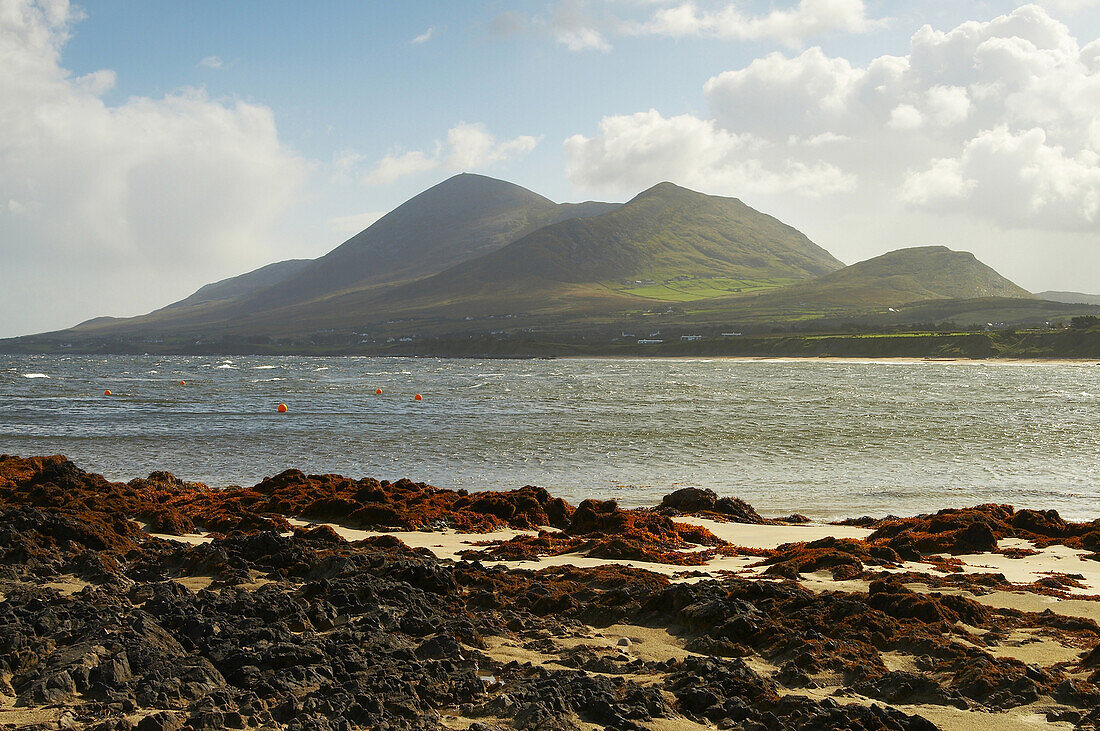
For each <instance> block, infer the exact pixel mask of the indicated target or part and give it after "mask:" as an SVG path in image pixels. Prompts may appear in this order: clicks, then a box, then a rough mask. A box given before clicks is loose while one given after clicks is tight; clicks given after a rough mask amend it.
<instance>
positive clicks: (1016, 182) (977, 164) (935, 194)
mask: <svg viewBox="0 0 1100 731" xmlns="http://www.w3.org/2000/svg"><path fill="white" fill-rule="evenodd" d="M902 194H903V197H904V198H905V200H907V201H908V202H910V203H912V204H913V205H915V206H919V207H923V208H927V209H930V210H932V211H935V212H945V211H951V210H959V211H967V212H970V213H976V214H980V215H985V216H987V217H990V218H995V219H996V220H998V221H1001V222H1002V223H1006V224H1010V225H1017V226H1037V225H1038V226H1044V227H1046V228H1052V229H1059V228H1067V227H1069V228H1078V227H1080V228H1095V227H1096V225H1097V224H1100V154H1098V153H1097V152H1095V151H1093V150H1080V151H1078V152H1077V153H1076V154H1074V155H1072V156H1071V155H1067V154H1066V151H1065V150H1064V149H1062V148H1061V147H1060V146H1057V145H1049V144H1047V139H1046V133H1045V132H1044V131H1043V130H1041V129H1038V128H1035V129H1031V130H1028V131H1026V132H1021V133H1013V132H1010V131H1008V129H1006V128H1005V127H998V128H996V129H993V130H989V131H986V132H983V133H981V134H980V135H978V136H977V137H975V138H974V139H972V140H970V141H969V142H968V143H967V144H966V146H965V147H964V148H963V151H962V153H961V154H960V155H959V156H958V157H957V158H949V159H941V160H935V161H933V163H932V164H931V166H930V167H929V168H928V169H927V170H924V171H922V172H914V173H910V174H909V176H908V177H907V178H906V180H905V184H904V186H903V188H902Z"/></svg>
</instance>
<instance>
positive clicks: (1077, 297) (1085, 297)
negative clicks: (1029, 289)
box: [1035, 291, 1100, 305]
mask: <svg viewBox="0 0 1100 731" xmlns="http://www.w3.org/2000/svg"><path fill="white" fill-rule="evenodd" d="M1035 296H1036V297H1038V298H1039V299H1044V300H1050V301H1051V302H1069V303H1071V304H1079V305H1100V294H1082V293H1081V292H1058V291H1047V292H1036V293H1035Z"/></svg>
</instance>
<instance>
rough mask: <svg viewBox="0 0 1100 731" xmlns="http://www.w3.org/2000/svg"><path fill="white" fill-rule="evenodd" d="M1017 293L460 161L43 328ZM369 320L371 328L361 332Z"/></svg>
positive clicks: (942, 269)
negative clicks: (571, 191) (220, 266)
mask: <svg viewBox="0 0 1100 731" xmlns="http://www.w3.org/2000/svg"><path fill="white" fill-rule="evenodd" d="M1026 300H1031V301H1035V300H1034V296H1033V295H1031V294H1030V293H1028V292H1026V291H1025V290H1023V289H1022V288H1020V287H1018V286H1017V285H1015V284H1013V283H1012V282H1010V281H1008V280H1007V279H1005V278H1004V277H1002V276H1001V275H999V274H998V273H997V272H995V271H994V270H993V269H991V268H990V267H988V266H986V265H985V264H983V263H982V262H980V261H978V260H977V259H976V258H975V257H974V255H973V254H969V253H966V252H959V251H952V250H950V249H948V248H946V247H943V246H926V247H917V248H911V249H902V250H898V251H893V252H890V253H888V254H883V255H882V256H878V257H875V258H873V259H869V260H867V261H863V262H859V263H857V264H853V265H851V266H847V267H846V266H844V265H843V264H842V263H841V262H839V261H837V260H836V259H835V258H834V257H833V256H832V255H830V254H829V253H828V252H827V251H825V250H824V249H822V248H821V247H819V246H817V245H816V244H814V243H813V242H812V241H810V239H808V238H807V237H806V236H805V235H804V234H802V233H800V232H799V231H797V230H796V229H794V228H792V227H791V226H788V225H787V224H784V223H783V222H781V221H779V220H777V219H776V218H774V217H772V216H769V215H767V214H764V213H761V212H760V211H757V210H755V209H753V208H751V207H749V206H747V205H746V204H745V203H743V202H742V201H740V200H738V199H736V198H727V197H720V196H711V195H705V194H702V193H698V192H695V191H691V190H687V189H685V188H681V187H679V186H676V185H673V184H671V183H661V184H658V185H656V186H654V187H652V188H650V189H648V190H646V191H644V192H642V193H639V194H638V195H637V196H635V197H634V198H633V199H632V200H630V201H629V202H627V203H624V204H611V203H598V202H592V201H589V202H585V203H577V204H557V203H554V202H553V201H550V200H549V199H546V198H543V197H542V196H540V195H538V194H536V193H533V192H531V191H529V190H527V189H525V188H522V187H520V186H517V185H513V184H511V183H507V182H504V181H500V180H494V179H492V178H486V177H484V176H479V175H468V174H463V175H458V176H455V177H453V178H451V179H449V180H446V181H444V182H443V183H440V184H439V185H436V186H435V187H433V188H430V189H428V190H426V191H424V192H423V193H421V194H420V195H417V196H416V197H414V198H412V199H410V200H409V201H407V202H406V203H404V204H402V205H401V206H399V207H398V208H396V209H394V211H393V212H391V213H389V214H387V215H386V216H383V217H382V218H381V219H379V220H378V221H377V222H375V223H374V224H373V225H372V226H370V227H369V228H367V229H366V230H364V231H363V232H361V233H360V234H358V235H356V236H354V237H352V238H351V239H349V240H348V241H346V242H344V243H343V244H342V245H340V246H339V247H337V248H336V249H334V250H333V251H331V252H329V253H328V254H326V255H325V256H323V257H320V258H319V259H316V260H313V261H307V262H302V261H293V262H280V263H279V264H276V265H272V266H270V267H264V268H261V269H259V270H256V271H254V272H249V273H248V274H245V275H241V276H240V277H234V278H232V279H228V280H224V281H222V282H217V283H214V284H212V285H208V286H207V287H204V288H202V289H200V290H199V291H198V292H196V293H195V294H193V295H192V296H191V297H188V298H187V299H186V300H182V301H181V302H178V303H175V304H173V305H171V306H168V307H165V308H162V309H161V310H158V311H156V312H153V313H150V314H149V315H145V316H142V317H137V318H129V319H121V320H119V319H109V318H97V319H96V320H94V321H89V322H87V323H83V324H82V325H80V326H78V327H77V328H73V329H72V330H69V331H64V332H62V333H55V334H53V336H54V337H61V338H64V341H65V342H80V340H81V338H85V339H87V341H88V342H99V343H104V342H107V340H105V339H112V338H114V339H117V340H116V341H117V342H130V343H133V342H139V343H143V344H144V343H148V342H165V343H168V342H176V343H183V344H188V343H195V342H196V341H202V342H203V343H210V342H218V341H224V342H235V343H240V342H265V343H271V342H273V341H272V339H276V338H277V339H287V338H289V341H288V342H295V343H312V344H316V345H318V346H321V345H322V344H323V343H329V342H332V343H342V344H345V345H349V344H350V345H358V344H360V343H361V342H372V341H376V342H385V341H386V340H387V339H395V340H396V339H397V338H406V337H407V336H408V337H412V341H415V340H416V338H429V337H433V336H445V337H454V336H461V337H466V336H468V335H469V336H477V335H478V334H481V335H486V334H493V333H496V334H500V333H504V332H510V333H519V332H532V331H538V332H542V333H546V332H555V331H561V332H566V331H568V332H573V333H578V334H579V333H585V332H593V331H594V330H593V328H597V329H599V328H604V329H614V328H615V327H617V326H618V325H620V324H623V323H624V322H627V321H629V322H638V323H641V322H643V321H647V320H649V319H652V318H658V319H659V320H660V322H661V323H665V324H667V325H670V326H675V324H676V323H679V324H681V325H682V326H685V327H687V326H692V327H695V326H697V325H708V324H709V325H714V326H716V327H718V326H720V327H727V326H730V325H731V324H732V325H737V324H744V325H750V326H755V327H760V326H771V324H783V323H793V322H800V323H808V322H813V321H818V322H821V323H827V322H850V321H851V320H852V319H853V318H855V319H859V318H863V319H866V318H868V317H870V318H871V319H874V317H879V318H880V319H881V318H883V317H885V318H887V319H889V320H890V321H891V322H894V321H895V320H896V318H899V317H903V316H908V315H906V314H905V313H908V312H915V311H916V310H913V309H912V307H911V305H913V303H923V302H932V301H935V302H944V303H949V302H953V301H958V302H960V303H963V304H960V307H964V308H965V312H966V313H986V312H993V313H995V312H999V311H1002V310H1004V309H1005V308H1009V309H1011V307H1010V305H1012V303H1020V302H1024V301H1026ZM1050 304H1051V305H1053V304H1054V303H1050ZM1013 306H1014V305H1013ZM902 308H909V309H906V310H903V309H902ZM945 308H946V309H945ZM934 309H935V311H937V312H939V311H944V312H947V311H949V310H951V307H949V306H947V305H946V304H945V305H944V306H943V307H938V308H934ZM1017 309H1018V308H1017ZM1048 309H1049V308H1048ZM960 311H962V310H960ZM922 312H923V311H922ZM1028 312H1029V313H1030V314H1029V315H1028V316H1029V317H1032V316H1036V317H1037V316H1041V315H1043V314H1045V313H1046V310H1043V312H1042V313H1040V312H1038V311H1037V310H1035V308H1034V307H1032V308H1031V309H1029V310H1028ZM638 318H641V319H640V320H639V319H638ZM995 319H996V318H995V317H993V316H992V315H991V316H990V321H992V320H995ZM502 321H503V322H502ZM868 321H870V320H868ZM910 321H911V320H910ZM899 322H900V321H899ZM640 326H641V325H640ZM632 327H633V326H632ZM642 327H644V326H642ZM502 328H504V329H502ZM653 329H659V328H653ZM368 332H369V333H371V335H372V337H371V339H370V340H367V339H364V337H363V336H362V333H368ZM405 342H410V341H409V340H405ZM142 347H144V345H143V346H142Z"/></svg>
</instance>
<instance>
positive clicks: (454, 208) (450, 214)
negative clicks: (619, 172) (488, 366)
mask: <svg viewBox="0 0 1100 731" xmlns="http://www.w3.org/2000/svg"><path fill="white" fill-rule="evenodd" d="M614 205H615V204H608V203H595V202H589V203H582V204H571V205H570V204H566V205H558V204H557V203H554V202H553V201H551V200H550V199H548V198H544V197H543V196H541V195H539V194H537V193H534V192H532V191H530V190H527V189H526V188H523V187H521V186H518V185H516V184H514V183H509V182H506V181H503V180H497V179H495V178H489V177H485V176H484V175H473V174H470V173H462V174H459V175H455V176H454V177H452V178H449V179H447V180H445V181H443V182H442V183H439V184H438V185H436V186H433V187H431V188H429V189H428V190H426V191H424V192H423V193H420V194H419V195H417V196H415V197H413V198H411V199H409V200H408V201H406V202H405V203H402V204H401V205H400V206H398V207H397V208H395V209H394V210H393V211H391V212H390V213H387V214H386V215H385V216H383V217H382V218H380V219H378V220H377V221H376V222H374V224H372V225H371V226H370V227H368V228H367V229H366V230H364V231H362V232H360V233H358V234H356V235H355V236H353V237H351V238H350V239H348V240H347V241H345V242H344V243H343V244H341V245H340V246H338V247H336V248H335V249H333V250H332V251H330V252H329V253H327V254H325V255H324V256H322V257H320V258H318V259H315V260H314V261H313V262H312V263H310V265H309V266H307V267H305V268H303V269H302V271H300V272H298V273H297V274H295V275H294V276H292V277H289V278H287V279H286V280H284V281H283V282H282V283H281V284H280V285H279V286H277V287H272V288H269V289H267V290H264V291H262V292H258V293H257V294H256V295H254V296H252V297H249V298H247V301H243V302H242V303H241V304H240V306H241V309H242V311H245V312H258V311H263V310H267V309H273V308H279V307H286V306H287V305H291V304H295V303H301V302H308V301H310V300H314V299H318V298H327V297H330V296H332V295H333V294H336V293H339V292H343V291H347V290H350V289H360V288H364V287H369V286H371V285H377V284H382V283H389V282H396V281H409V280H415V279H419V278H421V277H424V276H427V275H431V274H436V273H438V272H441V271H443V270H445V269H447V268H448V267H451V266H453V265H455V264H459V263H461V262H464V261H468V260H470V259H475V258H477V257H479V256H482V255H485V254H488V253H491V252H493V251H496V250H497V249H499V248H501V247H502V246H505V245H507V244H509V243H511V242H512V241H515V240H516V239H518V238H520V237H522V236H524V235H525V234H527V233H529V232H531V231H534V230H536V229H538V228H540V227H542V226H545V225H547V224H551V223H554V222H557V221H561V220H568V219H572V218H575V217H578V216H585V215H592V214H596V213H602V212H604V211H605V210H607V209H608V208H609V207H613V206H614Z"/></svg>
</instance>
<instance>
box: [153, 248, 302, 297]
mask: <svg viewBox="0 0 1100 731" xmlns="http://www.w3.org/2000/svg"><path fill="white" fill-rule="evenodd" d="M312 261H313V260H312V259H288V260H286V261H278V262H275V263H274V264H268V265H267V266H262V267H260V268H259V269H253V270H252V271H250V272H247V273H245V274H240V275H237V276H236V277H230V278H228V279H223V280H221V281H220V282H214V283H212V284H207V285H205V286H203V287H200V288H199V289H198V290H196V291H195V293H194V294H192V295H191V296H190V297H187V298H185V299H182V300H180V301H179V302H173V303H172V304H170V305H168V307H167V308H165V309H168V308H179V307H190V306H192V305H198V304H203V303H207V302H222V301H227V300H234V299H239V298H241V297H245V296H247V295H250V294H253V293H254V292H257V291H259V290H261V289H265V288H267V287H270V286H271V285H273V284H277V283H279V282H282V281H285V280H287V279H288V278H290V277H292V276H294V275H295V274H297V273H298V272H300V271H302V270H303V269H304V268H306V267H307V266H309V264H310V263H311V262H312Z"/></svg>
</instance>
